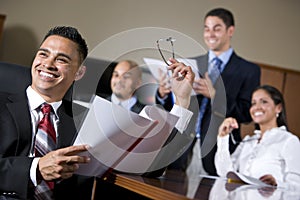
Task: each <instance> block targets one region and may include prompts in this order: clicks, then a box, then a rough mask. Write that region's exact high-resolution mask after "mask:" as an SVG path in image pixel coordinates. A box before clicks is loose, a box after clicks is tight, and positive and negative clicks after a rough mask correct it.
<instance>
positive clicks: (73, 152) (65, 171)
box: [37, 145, 90, 181]
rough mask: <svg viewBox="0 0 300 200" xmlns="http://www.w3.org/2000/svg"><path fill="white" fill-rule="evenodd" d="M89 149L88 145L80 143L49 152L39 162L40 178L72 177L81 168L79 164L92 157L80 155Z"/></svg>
mask: <svg viewBox="0 0 300 200" xmlns="http://www.w3.org/2000/svg"><path fill="white" fill-rule="evenodd" d="M87 150H88V145H78V146H70V147H66V148H62V149H58V150H55V151H51V152H49V153H48V154H46V155H45V156H43V157H41V158H40V160H39V162H38V172H37V177H38V179H39V180H46V181H53V180H57V179H67V178H70V177H71V176H72V175H73V174H74V172H75V171H76V170H77V169H78V168H79V165H78V164H83V163H88V162H89V161H90V158H88V157H86V156H80V155H78V154H79V153H81V152H85V151H87Z"/></svg>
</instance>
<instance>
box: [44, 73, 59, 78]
mask: <svg viewBox="0 0 300 200" xmlns="http://www.w3.org/2000/svg"><path fill="white" fill-rule="evenodd" d="M40 75H41V76H44V77H47V78H57V76H55V75H53V74H49V73H47V72H44V71H40Z"/></svg>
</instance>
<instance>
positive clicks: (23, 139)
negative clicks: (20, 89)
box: [7, 93, 32, 154]
mask: <svg viewBox="0 0 300 200" xmlns="http://www.w3.org/2000/svg"><path fill="white" fill-rule="evenodd" d="M9 99H10V101H11V103H7V108H8V110H9V112H10V113H11V115H12V118H13V120H14V123H15V125H16V129H17V132H18V133H17V134H18V140H19V141H20V143H22V144H20V145H24V144H27V145H25V151H24V152H26V153H27V154H28V153H29V150H30V146H31V141H32V125H31V120H30V119H31V117H30V113H29V107H28V102H27V97H26V95H25V93H24V94H17V95H12V96H9ZM17 151H18V150H17Z"/></svg>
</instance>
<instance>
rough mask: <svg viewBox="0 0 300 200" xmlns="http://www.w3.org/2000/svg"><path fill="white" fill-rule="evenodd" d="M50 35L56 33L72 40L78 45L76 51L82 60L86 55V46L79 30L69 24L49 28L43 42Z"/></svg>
mask: <svg viewBox="0 0 300 200" xmlns="http://www.w3.org/2000/svg"><path fill="white" fill-rule="evenodd" d="M51 35H58V36H61V37H64V38H67V39H70V40H72V41H73V42H75V43H76V44H77V45H78V52H79V54H80V56H81V59H82V60H81V61H82V62H83V61H84V60H85V58H86V57H87V55H88V47H87V44H86V41H85V40H84V39H83V38H82V36H81V34H80V33H79V31H78V30H77V29H76V28H74V27H71V26H55V27H53V28H51V29H50V30H49V31H48V33H47V34H46V35H45V37H44V39H43V42H44V41H45V40H46V39H47V38H48V37H49V36H51Z"/></svg>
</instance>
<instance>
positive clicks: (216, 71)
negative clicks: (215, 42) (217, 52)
mask: <svg viewBox="0 0 300 200" xmlns="http://www.w3.org/2000/svg"><path fill="white" fill-rule="evenodd" d="M212 64H213V67H212V69H211V70H210V73H209V78H210V79H211V81H212V83H213V84H214V83H215V82H216V80H217V79H218V77H219V76H220V73H221V65H222V60H220V59H219V58H218V57H215V58H214V59H213V61H212ZM208 100H209V99H208V98H206V97H203V98H202V101H201V105H200V108H199V114H198V118H197V124H196V128H195V131H196V137H197V138H200V135H201V123H202V118H203V115H204V113H205V109H206V106H207V103H208Z"/></svg>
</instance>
